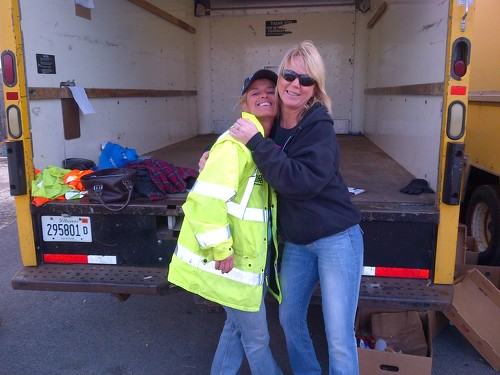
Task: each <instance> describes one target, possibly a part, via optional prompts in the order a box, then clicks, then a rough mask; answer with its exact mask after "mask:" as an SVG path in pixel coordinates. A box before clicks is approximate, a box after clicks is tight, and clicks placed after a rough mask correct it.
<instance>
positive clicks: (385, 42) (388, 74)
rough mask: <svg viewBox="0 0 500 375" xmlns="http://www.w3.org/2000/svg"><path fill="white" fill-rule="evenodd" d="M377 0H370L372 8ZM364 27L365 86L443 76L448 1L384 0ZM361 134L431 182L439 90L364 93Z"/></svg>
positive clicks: (434, 174)
mask: <svg viewBox="0 0 500 375" xmlns="http://www.w3.org/2000/svg"><path fill="white" fill-rule="evenodd" d="M381 3H382V1H372V11H373V10H376V9H377V8H378V6H380V4H381ZM387 4H388V9H387V11H386V12H385V13H384V14H383V15H382V17H381V18H380V19H379V21H378V22H377V23H376V24H375V25H374V26H373V28H372V29H370V31H369V41H368V51H367V52H368V63H367V72H368V73H367V82H366V87H367V88H377V87H394V86H405V85H414V84H426V83H433V82H444V74H445V56H446V43H447V22H448V2H446V1H437V0H424V1H407V0H398V1H387ZM366 100H367V102H366V113H365V133H366V135H367V136H368V137H369V138H370V139H371V140H372V141H373V142H374V143H375V144H376V145H377V146H379V147H380V148H382V149H383V150H384V151H385V152H386V153H388V154H389V155H390V156H391V157H393V158H394V159H395V160H396V161H397V162H398V163H400V164H401V165H402V166H403V167H405V168H406V169H407V170H408V171H409V172H410V173H412V174H413V175H415V176H416V177H418V178H425V179H427V180H428V181H429V182H430V184H431V186H432V187H433V188H435V187H436V183H437V173H438V160H439V144H440V134H441V115H442V114H441V111H442V105H443V99H442V96H437V95H436V96H422V95H419V96H412V95H398V96H394V95H367V97H366Z"/></svg>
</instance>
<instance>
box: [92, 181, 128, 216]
mask: <svg viewBox="0 0 500 375" xmlns="http://www.w3.org/2000/svg"><path fill="white" fill-rule="evenodd" d="M122 183H123V185H125V187H126V188H127V190H128V197H127V201H126V202H125V204H124V205H123V206H121V207H118V208H114V207H110V206H108V205H107V204H106V203H104V201H103V200H102V197H101V196H102V189H104V186H103V185H102V184H98V185H94V186H93V187H92V188H93V189H94V192H95V195H96V197H97V198H98V199H99V202H101V204H102V205H103V206H104V207H106V208H107V209H108V210H110V211H121V210H123V209H124V208H125V207H127V204H128V203H129V202H130V198H131V197H132V189H133V188H134V184H133V183H132V181H130V180H123V181H122Z"/></svg>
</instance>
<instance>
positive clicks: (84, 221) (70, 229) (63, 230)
mask: <svg viewBox="0 0 500 375" xmlns="http://www.w3.org/2000/svg"><path fill="white" fill-rule="evenodd" d="M42 233H43V240H44V241H47V242H92V231H91V228H90V217H88V216H42Z"/></svg>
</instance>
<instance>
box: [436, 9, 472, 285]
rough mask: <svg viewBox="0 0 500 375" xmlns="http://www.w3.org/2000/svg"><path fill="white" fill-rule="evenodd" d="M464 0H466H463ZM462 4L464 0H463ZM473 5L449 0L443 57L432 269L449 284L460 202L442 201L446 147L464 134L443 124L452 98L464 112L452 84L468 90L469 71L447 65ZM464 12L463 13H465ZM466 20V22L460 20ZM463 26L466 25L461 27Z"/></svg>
mask: <svg viewBox="0 0 500 375" xmlns="http://www.w3.org/2000/svg"><path fill="white" fill-rule="evenodd" d="M466 1H467V0H466ZM464 4H465V2H464ZM474 10H475V9H474V7H473V6H469V9H468V11H467V10H466V6H465V5H459V4H458V2H456V1H450V11H449V26H448V46H447V54H446V56H447V58H446V76H445V87H444V91H445V94H444V98H443V99H444V100H443V121H442V137H441V151H440V164H439V165H440V168H439V176H440V178H439V186H438V208H439V217H440V221H439V227H438V236H437V246H436V263H435V273H434V283H436V284H451V283H453V275H454V270H455V254H456V245H457V235H458V218H459V213H460V206H459V205H447V204H445V203H443V201H442V194H443V184H444V173H445V167H446V150H447V144H448V143H449V142H458V143H463V142H464V137H462V138H461V139H458V140H451V139H449V138H448V137H447V136H446V126H447V121H448V107H449V105H450V104H451V103H452V102H453V101H456V100H458V101H461V102H463V104H464V106H465V108H466V113H467V97H466V96H465V95H452V94H451V87H452V86H464V87H466V89H467V90H468V86H469V79H470V72H469V71H468V72H467V73H466V74H465V75H464V76H463V77H461V79H460V80H456V79H454V78H453V77H452V76H451V73H450V66H451V61H452V52H453V51H452V46H453V42H454V41H455V40H457V39H458V38H467V39H469V40H470V38H471V36H472V35H473V32H474V26H475V24H474V13H475V12H474ZM464 15H466V17H464ZM462 20H465V24H463V23H462ZM464 26H465V27H464ZM468 69H469V70H470V69H471V66H469V67H468Z"/></svg>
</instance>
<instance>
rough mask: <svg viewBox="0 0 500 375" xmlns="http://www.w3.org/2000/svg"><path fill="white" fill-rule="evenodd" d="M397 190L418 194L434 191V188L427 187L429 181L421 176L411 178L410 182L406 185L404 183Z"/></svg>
mask: <svg viewBox="0 0 500 375" xmlns="http://www.w3.org/2000/svg"><path fill="white" fill-rule="evenodd" d="M399 191H400V192H401V193H405V194H412V195H418V194H422V193H434V190H432V189H431V188H430V187H429V183H428V182H427V181H426V180H424V179H421V178H416V179H414V180H411V182H410V183H409V184H408V185H406V186H405V187H404V188H402V189H400V190H399Z"/></svg>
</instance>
